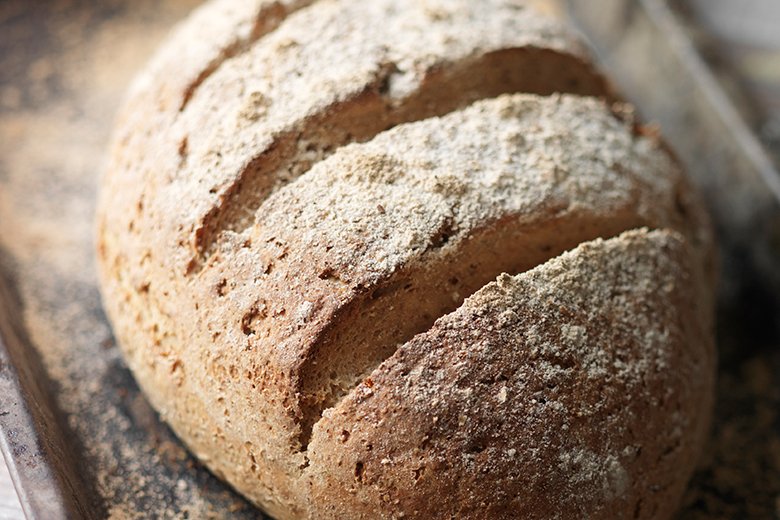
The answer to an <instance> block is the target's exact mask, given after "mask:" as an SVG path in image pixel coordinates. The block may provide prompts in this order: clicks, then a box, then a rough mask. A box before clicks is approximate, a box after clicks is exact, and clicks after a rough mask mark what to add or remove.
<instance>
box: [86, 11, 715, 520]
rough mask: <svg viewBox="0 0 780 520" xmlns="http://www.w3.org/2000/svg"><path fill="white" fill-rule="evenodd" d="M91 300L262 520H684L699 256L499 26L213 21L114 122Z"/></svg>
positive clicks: (412, 17)
mask: <svg viewBox="0 0 780 520" xmlns="http://www.w3.org/2000/svg"><path fill="white" fill-rule="evenodd" d="M97 218H98V257H99V266H100V275H101V282H102V283H101V286H102V291H103V299H104V302H105V306H106V309H107V312H108V315H109V317H110V319H111V322H112V324H113V327H114V331H115V334H116V336H117V339H118V341H119V343H120V345H121V347H122V349H123V352H124V354H125V358H126V360H127V364H128V365H129V367H130V368H131V370H132V371H133V373H134V375H135V377H136V379H137V380H138V382H139V384H140V385H141V387H142V388H143V389H144V391H145V394H146V395H147V396H148V398H149V400H150V402H151V403H152V404H153V406H154V407H155V408H156V409H157V410H158V411H159V413H160V415H161V416H162V418H163V419H164V420H165V421H167V422H168V423H169V424H170V425H171V426H172V428H173V429H174V430H175V431H176V433H177V435H178V436H179V437H180V438H181V439H182V440H183V441H184V442H185V443H186V444H187V445H188V446H189V448H190V449H191V450H192V452H193V453H194V454H195V455H196V456H197V457H198V458H199V459H200V460H201V461H203V462H204V464H206V465H207V466H208V467H209V468H210V469H211V470H212V471H213V472H214V473H215V474H217V475H218V476H219V477H220V478H223V479H224V480H226V481H227V482H228V483H230V484H231V485H232V486H233V487H234V488H235V489H236V490H238V491H239V492H240V493H242V494H243V495H244V496H246V497H247V498H248V499H249V500H251V501H252V502H254V503H255V504H257V505H258V506H260V507H261V508H263V509H264V510H265V511H266V512H268V513H269V514H271V515H273V516H274V517H276V518H280V519H283V518H556V517H557V518H585V517H587V518H668V517H670V516H671V515H672V514H673V512H674V510H675V507H676V505H677V503H678V502H679V499H680V497H681V495H682V492H683V490H684V488H685V484H686V482H687V480H688V478H689V477H690V474H691V472H692V471H693V468H694V465H695V461H696V457H697V455H698V453H699V451H700V450H701V446H702V443H703V440H704V438H705V435H706V430H707V425H708V421H709V413H710V409H711V405H712V387H713V375H714V348H713V338H712V320H713V318H712V310H713V303H712V284H713V266H712V248H713V246H712V237H711V233H710V228H709V225H708V221H707V218H706V215H705V214H704V211H703V209H702V207H701V203H700V202H699V201H698V199H697V197H696V194H695V193H694V192H693V191H692V189H691V188H690V187H689V185H688V183H687V181H686V179H685V177H684V176H683V174H682V172H681V171H680V168H679V167H678V165H677V164H676V162H675V161H674V159H673V158H672V157H671V156H670V155H669V153H668V152H667V151H666V150H665V147H664V146H663V145H662V143H660V142H659V140H658V138H657V136H655V135H654V134H652V133H648V132H642V131H641V129H640V127H638V126H637V125H636V124H635V123H634V121H633V116H632V115H631V111H630V108H629V107H627V106H626V105H623V104H620V103H617V102H615V99H614V96H613V94H612V92H611V91H610V89H609V87H608V85H607V84H606V83H605V82H604V80H603V79H602V78H601V76H600V75H599V73H598V72H597V71H596V70H595V69H594V68H593V67H592V66H591V64H590V62H589V60H588V58H587V56H586V54H585V52H584V51H583V49H582V48H581V46H580V45H579V44H578V43H577V41H576V40H575V39H573V38H572V37H571V36H570V35H569V34H568V33H567V32H566V30H564V29H563V28H562V27H560V26H559V25H558V24H557V23H556V22H554V21H550V20H548V19H546V18H544V17H542V16H540V15H538V14H537V13H536V12H535V11H533V10H532V9H530V8H529V7H528V6H526V5H524V4H523V3H522V2H517V1H511V0H482V1H480V2H472V1H469V0H448V1H443V0H437V1H434V0H424V1H423V0H373V1H371V2H364V1H358V0H320V1H315V2H312V1H292V0H278V1H270V0H255V1H252V2H247V1H238V0H213V1H211V2H209V3H207V4H205V5H204V6H203V7H202V8H200V9H198V10H196V12H194V13H193V14H192V15H191V16H190V18H189V19H188V20H186V21H185V22H183V23H182V24H181V25H180V26H179V27H178V28H177V29H176V31H175V32H174V33H173V34H172V36H171V38H170V39H169V41H168V42H167V43H166V45H165V46H163V48H161V50H160V52H159V53H158V54H157V56H155V58H154V59H153V60H152V61H151V62H150V64H149V65H148V67H147V69H146V70H145V71H143V72H142V73H141V75H140V76H139V78H138V80H137V81H136V82H135V83H134V85H133V86H132V87H131V89H130V93H129V95H128V99H127V102H126V105H125V107H124V109H123V110H122V112H121V113H120V115H119V117H118V122H117V130H116V133H115V138H114V141H113V146H112V149H111V152H110V160H109V165H108V168H107V172H106V175H105V177H104V180H103V186H102V189H101V198H100V202H99V207H98V217H97Z"/></svg>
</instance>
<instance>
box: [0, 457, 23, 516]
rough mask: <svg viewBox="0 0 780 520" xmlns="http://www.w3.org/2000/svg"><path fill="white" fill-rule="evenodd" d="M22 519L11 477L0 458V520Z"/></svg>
mask: <svg viewBox="0 0 780 520" xmlns="http://www.w3.org/2000/svg"><path fill="white" fill-rule="evenodd" d="M22 518H24V514H23V513H22V506H21V505H20V504H19V499H18V498H17V497H16V491H15V490H14V485H13V484H12V483H11V476H10V475H9V474H8V468H7V467H6V465H5V460H3V458H2V457H0V520H17V519H22Z"/></svg>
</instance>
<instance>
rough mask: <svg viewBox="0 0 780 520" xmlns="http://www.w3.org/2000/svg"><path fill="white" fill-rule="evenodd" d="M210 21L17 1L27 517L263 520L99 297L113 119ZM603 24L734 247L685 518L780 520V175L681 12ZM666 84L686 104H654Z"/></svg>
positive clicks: (9, 293)
mask: <svg viewBox="0 0 780 520" xmlns="http://www.w3.org/2000/svg"><path fill="white" fill-rule="evenodd" d="M197 3H198V2H197V1H196V0H161V1H152V0H103V1H97V0H95V1H87V0H50V1H44V0H39V1H27V0H4V1H1V2H0V429H2V434H1V435H0V444H1V445H2V449H3V453H4V456H5V457H6V460H7V462H8V464H9V466H10V470H11V473H12V477H13V480H14V482H15V485H16V487H17V490H18V492H19V494H20V499H21V503H22V507H23V509H24V511H25V513H26V514H27V516H28V518H35V519H45V520H48V519H51V518H66V517H71V518H103V517H106V516H110V517H113V518H146V517H158V518H173V517H176V518H182V517H183V518H187V517H189V518H228V517H229V518H239V519H240V518H257V517H258V513H257V511H256V510H254V509H253V508H252V507H251V506H249V505H248V504H247V503H246V502H245V501H244V500H243V499H241V498H240V497H239V496H238V495H237V494H235V493H233V492H232V491H231V490H230V489H229V488H228V487H227V486H225V485H224V484H222V483H221V482H220V481H218V480H217V479H216V478H214V477H213V476H212V475H211V474H210V473H209V472H208V471H206V470H205V469H204V468H203V467H202V466H201V465H200V464H198V462H197V461H195V460H194V459H193V458H192V457H191V456H190V455H189V454H188V453H187V451H186V450H185V449H184V448H183V446H182V444H181V443H180V442H179V441H178V440H177V439H176V438H175V437H174V436H173V434H172V433H171V431H170V430H169V429H168V428H167V427H166V426H165V425H164V424H162V423H161V422H160V420H159V419H158V417H157V415H156V414H155V412H154V411H153V410H152V409H151V408H150V407H149V405H148V404H147V402H146V400H145V399H144V398H143V396H142V395H141V394H140V393H139V390H138V388H137V387H136V385H135V383H134V381H133V379H132V377H131V376H130V374H129V372H128V371H127V369H126V367H125V365H124V363H123V362H122V359H121V356H120V355H119V352H118V349H117V347H116V345H115V343H114V340H113V338H112V336H111V332H110V329H109V327H108V325H107V322H106V319H105V316H104V315H103V312H102V310H101V305H100V301H99V296H98V291H97V287H96V279H95V269H94V259H93V243H92V231H93V224H92V214H93V210H94V200H95V191H96V186H97V178H98V176H99V172H100V170H101V166H102V160H103V153H104V148H105V145H106V141H107V138H108V134H109V131H110V128H111V123H112V118H113V114H114V112H115V110H116V108H117V106H118V104H119V102H120V100H121V97H122V94H123V92H124V90H125V88H126V86H127V83H128V82H129V80H130V78H131V77H132V75H133V74H134V72H135V71H136V70H137V69H138V68H139V67H140V66H142V64H143V63H144V61H145V60H146V59H147V58H148V56H149V55H150V54H151V52H152V51H153V49H154V48H155V46H156V45H157V44H158V43H159V42H160V41H161V39H162V38H163V37H164V35H165V33H166V31H167V30H168V29H169V27H170V26H171V25H172V24H173V23H174V22H175V21H176V20H178V19H180V18H182V17H183V16H185V14H186V13H187V12H188V11H189V10H191V9H192V7H194V6H195V5H196V4H197ZM595 5H596V4H595V3H593V2H584V1H583V2H570V4H569V5H568V9H569V12H570V13H571V14H572V16H573V18H574V19H575V21H576V22H577V23H578V24H579V26H580V27H581V28H582V30H583V32H584V33H585V34H586V36H588V37H590V38H591V39H592V41H593V43H594V46H595V47H596V49H597V51H598V53H599V56H600V57H601V58H603V60H604V63H605V65H606V66H607V67H608V68H610V69H611V71H612V73H613V75H614V77H615V78H616V80H617V83H618V84H619V86H620V87H621V88H622V89H623V90H624V92H626V93H627V96H628V97H629V98H631V99H632V100H634V101H636V102H637V104H638V105H639V107H640V110H641V111H642V112H643V113H644V114H645V115H646V117H647V119H648V120H658V121H659V122H660V123H661V126H662V127H663V129H664V133H665V134H666V135H667V136H668V137H670V142H671V144H672V145H673V146H674V148H675V150H676V151H677V153H678V154H679V156H680V157H681V159H682V161H683V162H685V163H686V164H687V165H688V167H689V169H690V170H691V172H692V174H693V175H694V177H695V179H696V181H697V182H698V183H699V184H700V185H701V186H702V189H703V190H704V191H705V193H706V195H707V199H708V201H709V202H710V204H711V206H712V209H713V212H714V214H715V216H716V222H717V226H718V231H719V233H720V234H721V237H722V239H723V240H722V243H723V244H724V248H723V251H722V256H723V261H722V264H723V272H724V279H725V280H726V283H724V285H723V291H722V298H721V304H720V310H719V318H720V321H719V323H720V330H719V343H720V345H719V346H720V351H721V368H720V379H719V389H718V392H719V396H718V408H717V411H716V420H715V427H714V433H713V441H712V443H711V446H710V447H709V448H708V449H707V454H706V457H705V458H704V460H703V461H702V465H701V468H700V470H699V471H698V472H697V474H696V476H695V477H694V480H693V482H692V484H691V486H690V489H689V490H688V493H687V496H686V500H685V506H684V510H683V512H682V513H681V517H684V518H707V519H715V518H772V517H773V516H776V515H777V512H778V505H779V504H780V503H778V496H780V478H779V477H778V474H779V473H780V438H778V432H780V419H778V411H780V396H779V395H778V388H780V384H779V383H780V381H779V380H778V377H779V374H780V356H778V350H780V349H778V348H777V347H780V340H779V339H778V335H777V322H778V317H779V316H780V314H778V303H779V302H778V295H779V294H780V293H779V292H777V291H776V288H777V284H778V279H780V277H778V272H777V271H778V268H780V264H778V263H776V262H775V259H776V258H777V257H776V256H773V255H776V253H777V247H776V246H777V243H779V242H780V238H778V237H780V227H778V219H777V216H778V199H777V198H775V195H776V194H775V193H774V192H773V188H772V182H773V181H772V180H771V179H772V178H771V177H770V175H774V174H775V173H774V169H773V167H772V165H771V163H770V162H768V160H766V156H765V154H763V151H762V150H761V148H760V146H758V145H757V144H756V142H755V140H754V139H753V136H752V133H751V131H750V129H749V128H747V127H745V126H744V124H743V123H742V122H741V119H740V117H739V115H738V114H737V113H736V112H735V111H734V110H733V107H732V105H731V103H730V102H729V100H728V99H726V98H725V97H723V96H722V92H721V91H720V89H719V87H718V85H717V84H716V83H715V82H714V81H713V80H712V77H711V75H710V74H709V71H708V69H707V67H706V66H705V65H704V64H703V63H702V62H701V61H700V60H699V59H698V56H697V55H696V53H695V51H694V50H693V48H692V47H691V46H690V42H688V41H687V40H686V38H685V36H684V34H683V33H682V32H680V31H677V32H675V27H676V26H675V25H673V24H674V18H673V17H671V16H670V13H669V12H668V10H666V7H665V5H664V4H661V3H659V2H655V1H651V0H647V1H640V2H637V1H631V2H628V1H618V0H605V1H604V2H603V3H602V2H599V3H598V9H597V10H593V9H594V6H595ZM627 6H633V7H627ZM588 9H591V11H588ZM594 15H596V16H595V18H594ZM594 20H595V21H594ZM607 22H609V23H607ZM670 23H671V24H672V25H669V24H670ZM659 31H660V32H659ZM670 34H671V35H672V36H673V37H670V36H669V35H670ZM670 42H672V43H671V44H670ZM662 44H665V45H666V47H664V50H663V52H659V51H653V54H652V55H650V54H647V53H648V50H649V49H651V48H653V47H657V48H661V47H663V45H662ZM621 49H622V51H621ZM621 52H623V53H633V57H630V54H621ZM643 53H644V54H643ZM621 56H622V58H623V59H622V60H621V59H620V57H621ZM632 60H635V61H632ZM632 64H633V65H636V66H631V65H632ZM650 68H655V69H654V70H655V71H656V73H655V74H654V75H651V77H652V78H653V81H652V82H649V81H647V77H648V76H647V74H648V72H647V70H648V69H650ZM632 71H633V72H632ZM632 74H633V76H632ZM640 74H645V75H644V76H641V75H640ZM632 78H633V80H632ZM632 81H633V83H632ZM658 82H670V83H672V84H673V85H672V86H670V87H669V88H672V89H679V91H678V92H677V96H676V97H674V98H672V99H666V100H665V101H664V100H660V101H658V100H656V101H657V102H654V101H653V100H654V98H653V95H652V94H653V92H652V90H653V89H652V87H651V86H652V85H653V84H654V83H655V84H657V83H658ZM702 89H703V90H702ZM718 93H720V94H718ZM773 226H775V227H773ZM773 233H775V234H774V235H773ZM773 237H774V238H773ZM773 240H774V242H773Z"/></svg>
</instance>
